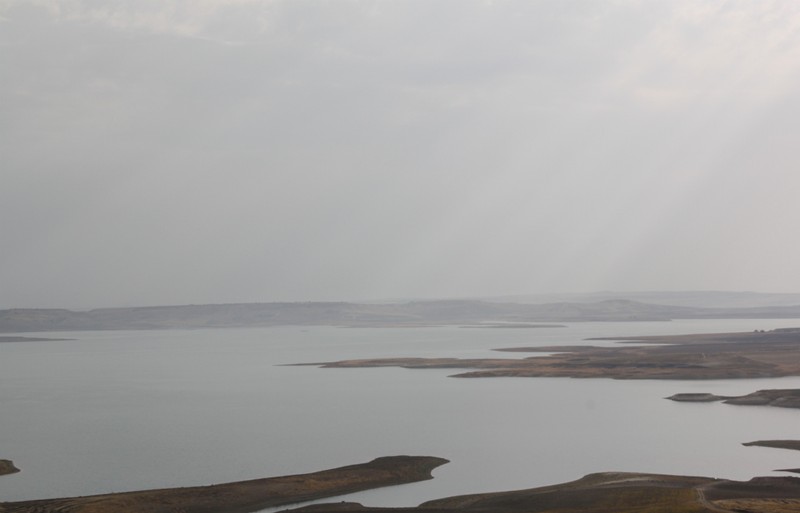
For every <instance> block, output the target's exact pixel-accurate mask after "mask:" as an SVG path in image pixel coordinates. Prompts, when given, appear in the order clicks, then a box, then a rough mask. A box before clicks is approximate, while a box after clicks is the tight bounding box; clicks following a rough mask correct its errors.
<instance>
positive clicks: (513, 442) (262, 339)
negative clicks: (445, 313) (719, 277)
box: [0, 319, 800, 506]
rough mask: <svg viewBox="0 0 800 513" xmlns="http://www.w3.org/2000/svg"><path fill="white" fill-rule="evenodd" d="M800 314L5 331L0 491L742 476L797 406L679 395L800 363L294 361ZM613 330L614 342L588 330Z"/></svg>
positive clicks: (7, 497) (443, 488)
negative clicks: (425, 474) (492, 369)
mask: <svg viewBox="0 0 800 513" xmlns="http://www.w3.org/2000/svg"><path fill="white" fill-rule="evenodd" d="M792 326H800V320H796V319H794V320H792V319H789V320H764V319H759V320H682V321H673V322H636V323H570V324H567V325H566V326H565V327H563V328H537V329H526V328H520V329H514V328H505V329H465V328H459V327H425V328H337V327H276V328H247V329H244V328H243V329H224V330H215V329H207V330H170V331H97V332H64V333H42V334H24V335H28V336H40V335H41V336H48V337H64V338H72V339H75V340H70V341H48V342H16V343H4V344H0V408H1V410H0V457H1V458H7V459H12V460H14V461H15V463H16V464H17V466H18V467H20V468H21V469H22V472H21V473H19V474H14V475H11V476H4V477H2V478H0V500H3V501H15V500H25V499H35V498H49V497H62V496H74V495H90V494H97V493H107V492H120V491H126V490H136V489H148V488H163V487H175V486H195V485H206V484H212V483H221V482H229V481H238V480H243V479H252V478H259V477H266V476H273V475H285V474H294V473H303V472H312V471H316V470H321V469H326V468H333V467H337V466H341V465H348V464H352V463H359V462H363V461H368V460H370V459H372V458H375V457H378V456H384V455H396V454H413V455H432V456H440V457H444V458H447V459H449V460H451V463H449V464H447V465H445V466H443V467H440V468H439V469H437V470H436V471H435V473H434V475H435V479H433V480H431V481H426V482H423V483H415V484H410V485H404V486H398V487H390V488H385V489H379V490H372V491H368V492H361V493H358V494H353V495H352V496H347V497H341V498H337V500H356V501H359V502H363V503H366V504H369V505H384V506H409V505H416V504H418V503H420V502H422V501H424V500H428V499H433V498H438V497H443V496H448V495H455V494H462V493H475V492H484V491H493V490H506V489H515V488H529V487H533V486H542V485H547V484H554V483H558V482H563V481H569V480H573V479H577V478H579V477H581V476H582V475H584V474H587V473H590V472H598V471H607V470H615V471H632V472H658V473H672V474H687V475H704V476H711V477H724V478H730V479H748V478H750V477H752V476H755V475H771V474H773V472H772V471H773V470H774V469H778V468H795V467H798V466H800V453H796V452H792V451H784V450H776V449H769V448H760V447H743V446H741V443H742V442H748V441H751V440H757V439H783V438H797V433H796V429H795V428H796V426H797V421H798V418H800V412H798V411H796V410H784V409H780V408H768V407H736V406H731V405H724V404H716V403H715V404H687V403H674V402H672V401H667V400H664V399H663V398H664V397H666V396H668V395H672V394H674V393H680V392H710V393H717V394H728V395H735V394H746V393H749V392H753V391H755V390H758V389H763V388H800V378H780V379H760V380H715V381H656V380H643V381H616V380H609V379H568V378H492V379H454V378H448V376H449V375H451V374H453V373H455V371H453V370H452V369H449V370H443V369H428V370H408V369H395V368H378V369H319V368H317V367H307V366H300V367H298V366H286V365H285V364H292V363H301V362H321V361H331V360H341V359H348V358H377V357H381V358H384V357H404V356H420V357H451V356H455V357H462V358H482V357H509V358H515V357H524V356H527V355H524V354H516V353H497V352H493V351H492V349H493V348H499V347H514V346H544V345H573V344H582V343H586V342H585V341H584V339H585V338H587V337H604V336H629V335H660V334H682V333H704V332H705V333H711V332H733V331H752V330H754V329H774V328H779V327H792ZM591 343H593V344H596V345H601V344H602V345H609V344H613V342H608V341H603V342H591Z"/></svg>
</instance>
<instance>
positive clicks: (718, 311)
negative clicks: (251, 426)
mask: <svg viewBox="0 0 800 513" xmlns="http://www.w3.org/2000/svg"><path fill="white" fill-rule="evenodd" d="M713 318H731V319H734V318H742V319H744V318H764V319H778V318H784V319H789V318H800V306H799V305H795V306H778V307H754V308H696V307H686V306H670V305H657V304H648V303H641V302H637V301H631V300H626V299H610V300H603V301H597V302H561V303H545V304H524V303H498V302H490V301H477V300H441V301H411V302H406V303H393V304H360V303H346V302H308V303H236V304H218V305H181V306H150V307H136V308H101V309H96V310H90V311H88V312H76V311H71V310H64V309H30V308H26V309H10V310H0V332H2V333H21V332H32V331H83V330H147V329H172V328H176V329H177V328H183V329H187V328H189V329H191V328H227V327H248V326H285V325H332V326H425V325H471V324H480V323H504V322H513V323H521V322H522V323H532V322H579V321H667V320H671V319H713Z"/></svg>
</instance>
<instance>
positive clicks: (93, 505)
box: [0, 456, 448, 513]
mask: <svg viewBox="0 0 800 513" xmlns="http://www.w3.org/2000/svg"><path fill="white" fill-rule="evenodd" d="M447 462H448V460H445V459H443V458H436V457H432V456H388V457H382V458H376V459H374V460H372V461H370V462H368V463H361V464H356V465H348V466H345V467H339V468H335V469H330V470H323V471H319V472H312V473H309V474H296V475H290V476H279V477H268V478H263V479H253V480H248V481H237V482H232V483H224V484H216V485H209V486H194V487H184V488H163V489H157V490H142V491H131V492H120V493H108V494H102V495H92V496H86V497H68V498H56V499H42V500H29V501H20V502H0V513H49V512H53V513H58V512H63V511H69V512H70V513H98V512H103V513H210V512H215V513H249V512H254V511H259V510H261V509H264V508H271V507H276V506H287V505H291V504H296V503H300V502H305V501H311V500H317V499H323V498H328V497H335V496H338V495H344V494H348V493H354V492H359V491H364V490H370V489H373V488H380V487H384V486H392V485H398V484H406V483H414V482H418V481H425V480H428V479H433V476H432V474H431V472H432V471H433V470H434V469H435V468H437V467H439V466H441V465H444V464H445V463H447Z"/></svg>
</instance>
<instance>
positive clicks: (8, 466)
mask: <svg viewBox="0 0 800 513" xmlns="http://www.w3.org/2000/svg"><path fill="white" fill-rule="evenodd" d="M17 472H19V469H18V468H17V467H15V466H14V462H13V461H11V460H0V476H5V475H8V474H15V473H17Z"/></svg>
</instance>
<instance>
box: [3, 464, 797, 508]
mask: <svg viewBox="0 0 800 513" xmlns="http://www.w3.org/2000/svg"><path fill="white" fill-rule="evenodd" d="M443 463H446V460H443V459H441V458H433V457H408V456H405V457H403V456H400V457H388V458H378V459H376V460H374V461H372V462H370V463H365V464H361V465H352V466H349V467H341V468H338V469H333V470H326V471H322V472H315V473H312V474H303V475H296V476H285V477H274V478H269V479H259V480H255V481H245V482H240V483H230V484H223V485H214V486H206V487H194V488H172V489H163V490H153V491H143V492H127V493H113V494H107V495H97V496H93V497H76V498H70V499H48V500H39V501H26V502H7V503H0V512H2V513H63V512H70V513H98V512H102V513H211V512H214V513H246V512H251V511H257V510H259V509H263V508H266V507H271V506H277V505H282V504H284V505H285V504H291V503H297V502H300V501H306V500H311V499H318V498H320V497H330V496H334V495H340V494H344V493H349V492H353V491H357V490H365V489H368V488H375V487H378V486H387V485H391V484H399V483H407V482H412V481H420V480H423V479H430V478H431V475H430V472H431V470H433V469H434V468H436V467H438V466H439V465H442V464H443ZM798 510H800V478H795V477H757V478H753V479H751V480H750V481H745V482H739V481H729V480H725V479H712V478H706V477H687V476H672V475H660V474H639V473H628V472H602V473H596V474H589V475H587V476H585V477H583V478H581V479H578V480H577V481H572V482H568V483H563V484H557V485H552V486H544V487H538V488H530V489H525V490H515V491H505V492H489V493H477V494H472V495H462V496H456V497H446V498H442V499H436V500H432V501H428V502H425V503H423V504H421V505H419V506H416V507H404V508H382V507H366V506H362V505H361V504H358V503H347V502H336V503H324V504H315V505H311V506H305V507H300V508H295V509H290V510H285V511H287V512H292V513H327V512H331V513H334V512H337V513H341V512H353V513H387V512H392V513H486V512H493V513H565V512H572V513H645V512H647V513H711V512H730V513H735V512H742V511H748V512H758V513H789V512H796V511H798Z"/></svg>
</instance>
